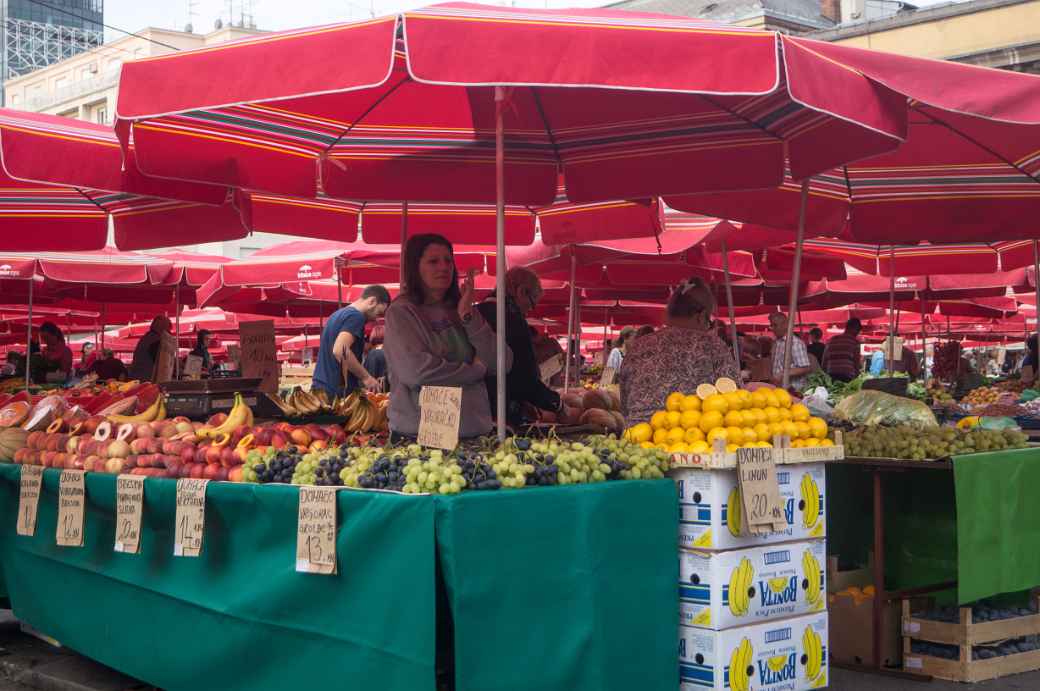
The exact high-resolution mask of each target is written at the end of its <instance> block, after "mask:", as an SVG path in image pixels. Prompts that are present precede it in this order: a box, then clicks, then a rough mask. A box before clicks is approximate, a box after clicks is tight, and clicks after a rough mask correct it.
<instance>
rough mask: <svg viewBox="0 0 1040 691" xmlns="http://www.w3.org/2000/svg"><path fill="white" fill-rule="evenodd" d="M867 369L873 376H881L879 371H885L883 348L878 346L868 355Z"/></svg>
mask: <svg viewBox="0 0 1040 691" xmlns="http://www.w3.org/2000/svg"><path fill="white" fill-rule="evenodd" d="M868 371H869V372H870V373H871V374H872V375H873V376H875V377H878V376H881V373H882V372H884V371H885V350H884V348H878V349H877V350H875V351H874V352H873V354H872V355H871V356H870V368H869V370H868Z"/></svg>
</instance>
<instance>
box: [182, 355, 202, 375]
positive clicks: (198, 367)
mask: <svg viewBox="0 0 1040 691" xmlns="http://www.w3.org/2000/svg"><path fill="white" fill-rule="evenodd" d="M201 376H202V358H200V357H199V356H198V355H189V356H188V357H186V358H185V359H184V378H185V379H198V378H200V377H201Z"/></svg>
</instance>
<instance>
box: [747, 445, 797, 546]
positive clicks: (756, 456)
mask: <svg viewBox="0 0 1040 691" xmlns="http://www.w3.org/2000/svg"><path fill="white" fill-rule="evenodd" d="M737 484H738V485H739V487H740V496H741V497H742V500H741V501H742V502H743V508H744V516H746V518H747V520H746V523H747V526H748V531H749V532H750V533H751V534H752V535H761V534H763V533H773V532H779V531H781V530H783V529H784V528H785V527H786V526H787V520H786V519H785V518H784V507H783V503H782V502H781V501H780V486H779V485H778V484H777V481H776V462H775V459H774V458H773V449H771V448H768V447H767V448H759V447H755V448H749V449H737Z"/></svg>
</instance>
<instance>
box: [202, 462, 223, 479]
mask: <svg viewBox="0 0 1040 691" xmlns="http://www.w3.org/2000/svg"><path fill="white" fill-rule="evenodd" d="M219 472H220V464H218V463H207V464H206V465H205V466H204V467H203V470H202V477H204V478H206V479H207V480H216V479H217V474H218V473H219Z"/></svg>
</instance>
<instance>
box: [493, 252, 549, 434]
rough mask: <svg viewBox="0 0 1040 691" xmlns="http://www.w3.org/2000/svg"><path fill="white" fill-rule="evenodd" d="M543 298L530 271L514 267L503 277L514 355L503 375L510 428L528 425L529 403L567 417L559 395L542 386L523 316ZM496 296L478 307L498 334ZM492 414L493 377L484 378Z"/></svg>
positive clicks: (507, 334) (495, 404)
mask: <svg viewBox="0 0 1040 691" xmlns="http://www.w3.org/2000/svg"><path fill="white" fill-rule="evenodd" d="M541 297H542V285H541V282H540V281H539V280H538V276H536V275H535V274H534V272H532V271H531V270H530V269H527V268H524V267H520V266H517V267H513V268H512V269H510V270H509V271H508V272H507V273H506V345H508V346H509V348H510V350H512V351H513V367H512V369H510V370H509V374H508V375H506V405H507V411H506V420H507V421H508V422H509V424H510V425H519V424H524V423H525V422H529V421H528V420H525V419H524V414H523V404H524V403H529V404H531V405H533V406H534V407H535V408H538V409H540V410H547V411H550V412H553V413H566V411H564V410H563V408H562V403H561V400H560V395H559V394H558V393H556V392H555V391H553V390H552V389H550V388H549V387H548V386H546V385H545V384H543V383H542V377H541V372H540V371H539V368H538V360H537V359H536V358H535V354H534V342H533V340H532V338H531V331H530V328H529V327H528V325H527V318H526V315H527V313H528V312H530V311H531V310H532V309H534V307H535V305H537V304H538V300H539V299H541ZM495 300H496V296H495V295H492V296H490V297H489V298H488V299H487V300H485V301H484V302H482V303H480V304H479V305H477V310H479V311H480V314H481V316H483V317H484V321H486V322H487V323H488V325H489V326H490V327H491V328H492V329H493V330H495V331H496V332H497V330H498V324H497V323H496V318H497V314H496V311H495V310H496V304H495ZM485 383H486V384H487V391H488V398H489V399H490V400H491V412H492V414H493V415H494V414H497V413H496V408H497V394H496V392H497V391H498V389H497V385H498V382H497V381H496V379H495V377H494V376H490V377H487V379H486V380H485Z"/></svg>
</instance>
